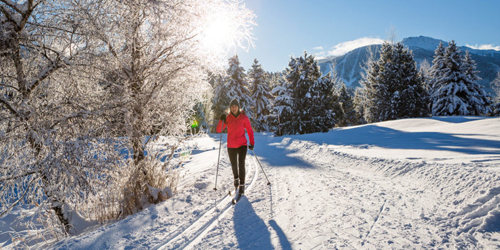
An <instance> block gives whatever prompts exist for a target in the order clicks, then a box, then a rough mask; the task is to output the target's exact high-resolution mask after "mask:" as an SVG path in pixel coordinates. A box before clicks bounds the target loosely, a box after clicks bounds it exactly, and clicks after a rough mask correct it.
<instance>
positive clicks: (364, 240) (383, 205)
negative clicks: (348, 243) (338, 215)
mask: <svg viewBox="0 0 500 250" xmlns="http://www.w3.org/2000/svg"><path fill="white" fill-rule="evenodd" d="M386 203H387V199H386V200H384V204H382V206H381V207H380V211H379V212H378V214H377V217H375V219H374V220H373V224H372V226H371V227H370V229H369V230H368V232H366V235H365V237H364V239H363V242H362V243H361V246H364V245H365V243H366V239H367V238H368V236H369V235H370V232H371V231H372V229H373V227H374V226H375V224H377V221H378V219H379V218H380V215H381V214H382V212H383V211H384V208H385V204H386Z"/></svg>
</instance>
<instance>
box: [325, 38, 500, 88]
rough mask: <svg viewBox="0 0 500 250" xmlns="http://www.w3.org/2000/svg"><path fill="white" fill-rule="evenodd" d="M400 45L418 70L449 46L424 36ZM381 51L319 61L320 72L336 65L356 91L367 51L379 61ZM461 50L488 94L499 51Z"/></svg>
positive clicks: (497, 67)
mask: <svg viewBox="0 0 500 250" xmlns="http://www.w3.org/2000/svg"><path fill="white" fill-rule="evenodd" d="M401 42H402V43H403V44H404V45H405V46H406V47H408V48H409V49H410V50H412V51H413V57H414V59H415V61H416V62H417V64H418V65H419V66H420V64H421V63H422V62H424V61H427V62H428V63H429V64H432V60H433V59H434V50H435V49H436V48H437V46H438V45H439V43H440V42H442V43H443V45H444V46H445V47H446V46H448V42H445V41H442V40H438V39H435V38H431V37H425V36H419V37H408V38H405V39H403V40H402V41H401ZM380 47H381V45H369V46H364V47H360V48H357V49H354V50H352V51H350V52H348V53H347V54H345V55H342V56H338V57H330V58H326V59H322V60H319V66H320V68H321V72H322V73H323V74H326V73H328V72H330V71H331V70H332V65H335V70H336V71H337V74H338V76H339V77H341V78H342V80H344V82H345V84H346V85H347V86H351V87H358V86H360V83H359V81H360V79H361V73H362V72H363V67H364V65H365V62H366V61H367V59H368V57H369V55H370V51H371V53H373V54H374V56H375V58H376V59H378V57H379V50H380ZM460 49H461V50H462V53H463V54H465V51H469V53H470V54H471V57H472V59H473V60H474V61H476V63H477V70H479V72H480V73H479V76H480V77H481V78H482V80H480V81H479V83H480V84H482V85H483V86H484V87H485V90H487V91H490V90H491V89H490V82H491V81H493V79H495V77H496V74H497V72H498V71H499V70H500V51H496V50H478V49H472V48H469V47H466V46H461V47H460Z"/></svg>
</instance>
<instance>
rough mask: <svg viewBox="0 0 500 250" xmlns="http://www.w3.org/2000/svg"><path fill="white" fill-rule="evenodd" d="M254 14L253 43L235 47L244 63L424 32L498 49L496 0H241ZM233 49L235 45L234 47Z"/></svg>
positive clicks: (273, 66)
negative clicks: (247, 47)
mask: <svg viewBox="0 0 500 250" xmlns="http://www.w3.org/2000/svg"><path fill="white" fill-rule="evenodd" d="M243 3H244V4H245V5H246V7H247V8H248V9H251V10H252V11H253V12H254V13H255V14H256V19H255V21H256V22H257V26H255V27H254V29H253V35H254V37H255V47H254V48H250V49H249V50H248V52H246V51H244V50H243V49H238V50H237V53H238V56H239V58H240V62H241V64H242V66H243V67H244V68H245V69H248V68H249V67H250V66H251V64H252V63H253V60H254V58H257V60H259V62H260V63H261V64H262V67H263V69H264V70H267V71H279V70H283V69H285V68H286V66H287V64H288V61H289V59H290V56H300V55H302V54H303V52H304V50H307V52H308V53H309V54H314V55H316V56H317V57H323V56H326V55H331V54H341V53H342V52H343V51H348V50H350V49H353V48H355V47H357V46H360V45H365V44H366V43H376V42H380V41H381V40H385V39H387V38H388V37H389V35H390V34H395V36H396V37H395V38H396V40H397V41H400V40H402V39H403V38H406V37H411V36H420V35H422V36H429V37H433V38H436V39H441V40H444V41H451V40H455V42H456V43H457V44H458V45H460V46H462V45H471V46H481V45H483V46H486V47H492V48H496V49H497V50H500V14H499V13H500V1H499V0H479V1H472V0H470V1H466V0H423V1H409V0H377V1H375V0H243ZM233 51H234V49H233Z"/></svg>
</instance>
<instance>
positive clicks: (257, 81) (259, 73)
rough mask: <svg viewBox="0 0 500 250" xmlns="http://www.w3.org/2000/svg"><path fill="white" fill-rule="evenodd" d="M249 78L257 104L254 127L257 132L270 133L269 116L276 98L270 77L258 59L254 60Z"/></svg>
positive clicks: (253, 97) (254, 110) (254, 111)
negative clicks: (272, 91) (271, 87)
mask: <svg viewBox="0 0 500 250" xmlns="http://www.w3.org/2000/svg"><path fill="white" fill-rule="evenodd" d="M248 76H249V78H250V80H251V86H252V99H253V101H254V103H255V106H254V109H253V113H254V119H253V121H252V125H253V127H254V129H255V130H256V131H257V132H259V131H269V125H268V119H267V116H268V115H269V113H270V112H269V110H270V109H271V102H272V100H273V98H274V97H273V95H272V94H271V91H270V87H269V77H268V76H267V74H265V72H264V70H262V66H261V65H260V64H259V62H258V61H257V59H255V60H254V62H253V65H252V69H251V70H250V71H249V73H248Z"/></svg>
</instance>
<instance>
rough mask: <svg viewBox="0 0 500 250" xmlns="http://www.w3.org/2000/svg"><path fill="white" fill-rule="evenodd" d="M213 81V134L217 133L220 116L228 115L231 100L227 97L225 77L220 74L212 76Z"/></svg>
mask: <svg viewBox="0 0 500 250" xmlns="http://www.w3.org/2000/svg"><path fill="white" fill-rule="evenodd" d="M212 79H213V82H214V87H213V89H214V95H213V97H212V112H213V116H214V117H213V118H212V121H211V127H210V129H211V132H212V133H215V132H216V127H217V123H218V121H219V119H220V116H221V115H222V114H223V113H227V110H228V107H229V103H230V102H231V99H230V97H229V96H228V95H227V84H226V81H225V77H224V76H222V75H220V74H218V75H212Z"/></svg>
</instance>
